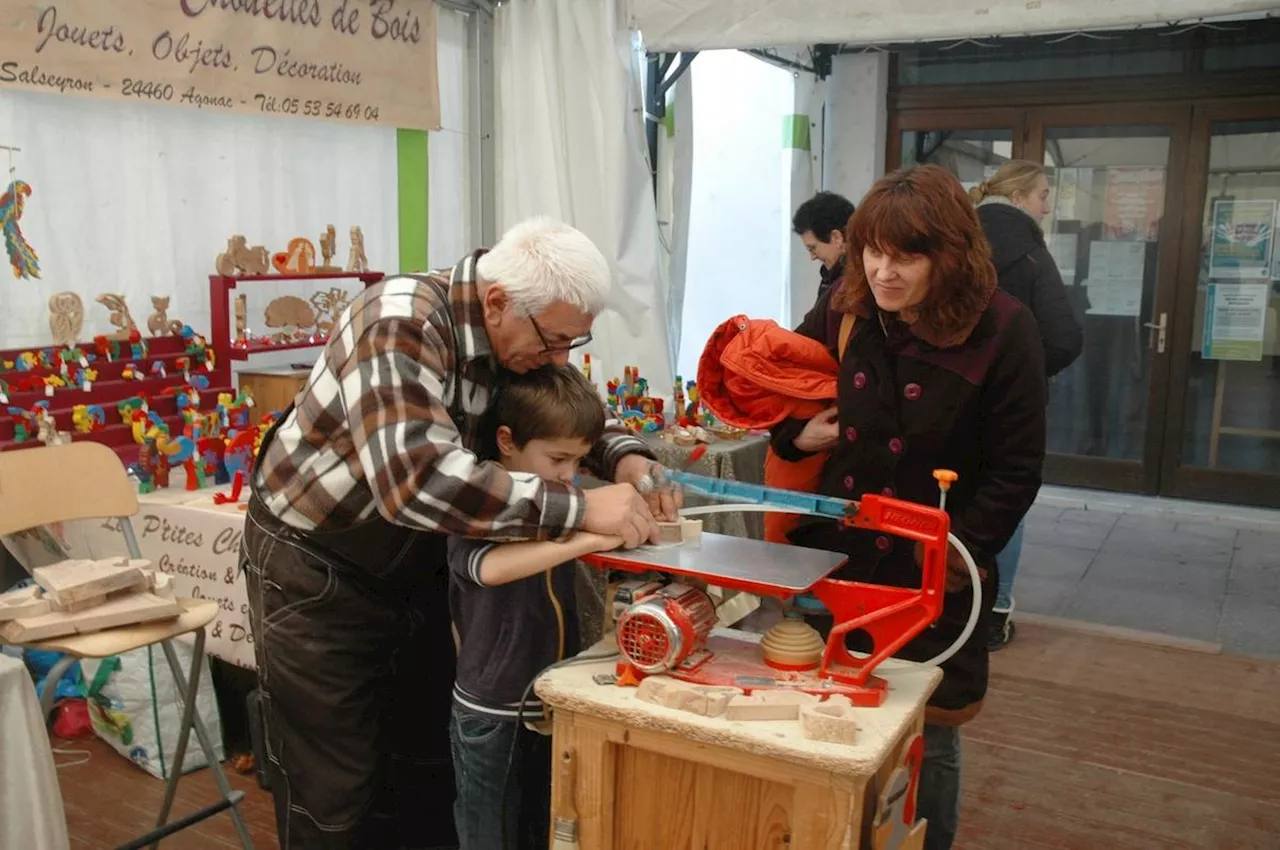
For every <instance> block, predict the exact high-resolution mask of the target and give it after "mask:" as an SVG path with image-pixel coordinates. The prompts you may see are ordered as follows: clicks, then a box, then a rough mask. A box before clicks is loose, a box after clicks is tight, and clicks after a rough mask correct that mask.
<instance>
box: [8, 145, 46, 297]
mask: <svg viewBox="0 0 1280 850" xmlns="http://www.w3.org/2000/svg"><path fill="white" fill-rule="evenodd" d="M10 154H12V150H11V151H10ZM30 195H31V186H30V184H28V183H25V182H24V181H22V180H15V179H14V177H13V166H12V164H11V165H10V166H9V187H8V188H7V189H5V192H4V194H3V195H0V229H3V230H4V244H5V249H6V250H7V251H8V252H9V267H10V268H11V269H12V270H13V276H14V277H15V278H27V279H31V278H36V279H39V277H40V256H39V255H38V254H36V251H35V249H34V248H32V247H31V244H30V243H29V242H27V239H26V237H25V236H23V235H22V228H21V227H19V226H18V220H19V219H21V218H22V208H23V206H24V205H25V203H26V199H27V198H28V197H29V196H30Z"/></svg>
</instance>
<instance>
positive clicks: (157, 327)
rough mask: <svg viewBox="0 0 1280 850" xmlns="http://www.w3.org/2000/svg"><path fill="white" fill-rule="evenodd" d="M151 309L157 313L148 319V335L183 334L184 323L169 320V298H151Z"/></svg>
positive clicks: (156, 296)
mask: <svg viewBox="0 0 1280 850" xmlns="http://www.w3.org/2000/svg"><path fill="white" fill-rule="evenodd" d="M151 309H152V310H154V311H155V312H154V313H152V314H151V315H150V316H148V317H147V333H149V334H151V335H152V336H178V335H180V334H181V333H182V326H183V324H185V323H184V322H180V321H178V320H177V319H170V318H169V297H168V296H165V297H164V298H161V297H160V296H159V295H152V296H151Z"/></svg>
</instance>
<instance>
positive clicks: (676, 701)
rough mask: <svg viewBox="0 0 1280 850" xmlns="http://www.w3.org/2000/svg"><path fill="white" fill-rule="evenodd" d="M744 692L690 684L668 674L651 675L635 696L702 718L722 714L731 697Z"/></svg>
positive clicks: (643, 682)
mask: <svg viewBox="0 0 1280 850" xmlns="http://www.w3.org/2000/svg"><path fill="white" fill-rule="evenodd" d="M741 694H742V691H740V690H738V689H737V688H716V687H708V686H706V685H691V684H689V683H688V682H682V681H680V680H679V679H672V678H671V677H669V676H649V677H647V678H645V679H644V680H642V681H641V682H640V685H639V687H637V688H636V699H638V700H642V701H644V702H649V703H653V704H654V705H661V706H666V707H667V708H674V709H676V710H678V711H687V712H689V713H690V714H698V715H701V716H703V717H719V716H720V715H722V714H724V712H725V709H726V708H728V706H729V700H731V699H732V698H733V697H735V696H739V695H741Z"/></svg>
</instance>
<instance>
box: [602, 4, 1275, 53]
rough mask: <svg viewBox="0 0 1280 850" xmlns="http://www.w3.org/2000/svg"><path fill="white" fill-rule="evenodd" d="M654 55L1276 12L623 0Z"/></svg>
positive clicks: (1260, 7) (1197, 7)
mask: <svg viewBox="0 0 1280 850" xmlns="http://www.w3.org/2000/svg"><path fill="white" fill-rule="evenodd" d="M626 2H627V16H628V17H627V23H628V25H629V26H630V27H631V28H632V29H638V30H640V32H641V33H642V34H643V36H644V42H645V46H646V47H647V48H648V49H649V50H651V51H654V52H659V51H675V50H709V49H714V48H739V49H741V48H748V47H777V46H783V45H804V44H883V43H888V42H911V41H928V40H931V39H950V38H981V37H984V36H987V37H989V36H995V35H1032V34H1037V33H1049V32H1064V31H1065V32H1069V31H1073V30H1078V29H1102V28H1107V27H1135V26H1143V25H1149V24H1157V23H1161V24H1163V23H1168V22H1171V21H1185V20H1194V19H1197V18H1203V17H1209V16H1212V17H1215V18H1216V17H1220V16H1224V15H1236V14H1250V13H1261V12H1266V11H1274V10H1275V3H1274V0H1272V2H1268V0H1127V2H1115V0H1042V2H1036V3H1028V2H1026V0H952V2H950V3H946V4H940V3H938V2H936V0H626Z"/></svg>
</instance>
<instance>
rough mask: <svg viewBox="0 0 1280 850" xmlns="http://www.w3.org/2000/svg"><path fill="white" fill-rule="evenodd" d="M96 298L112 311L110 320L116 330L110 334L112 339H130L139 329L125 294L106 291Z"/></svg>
mask: <svg viewBox="0 0 1280 850" xmlns="http://www.w3.org/2000/svg"><path fill="white" fill-rule="evenodd" d="M94 300H95V301H97V302H98V303H99V304H101V305H102V306H103V307H106V308H107V309H108V310H110V311H111V315H110V316H109V317H108V320H109V321H110V322H111V324H112V325H114V326H115V332H114V333H112V334H109V336H110V337H111V338H112V339H128V338H129V335H130V334H131V333H133V332H134V331H136V330H137V329H138V326H137V324H136V323H135V322H134V321H133V314H131V313H130V312H129V305H128V304H126V303H125V300H124V296H123V295H119V294H115V293H111V292H104V293H102V294H101V295H99V296H98V297H97V298H96V299H94Z"/></svg>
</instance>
